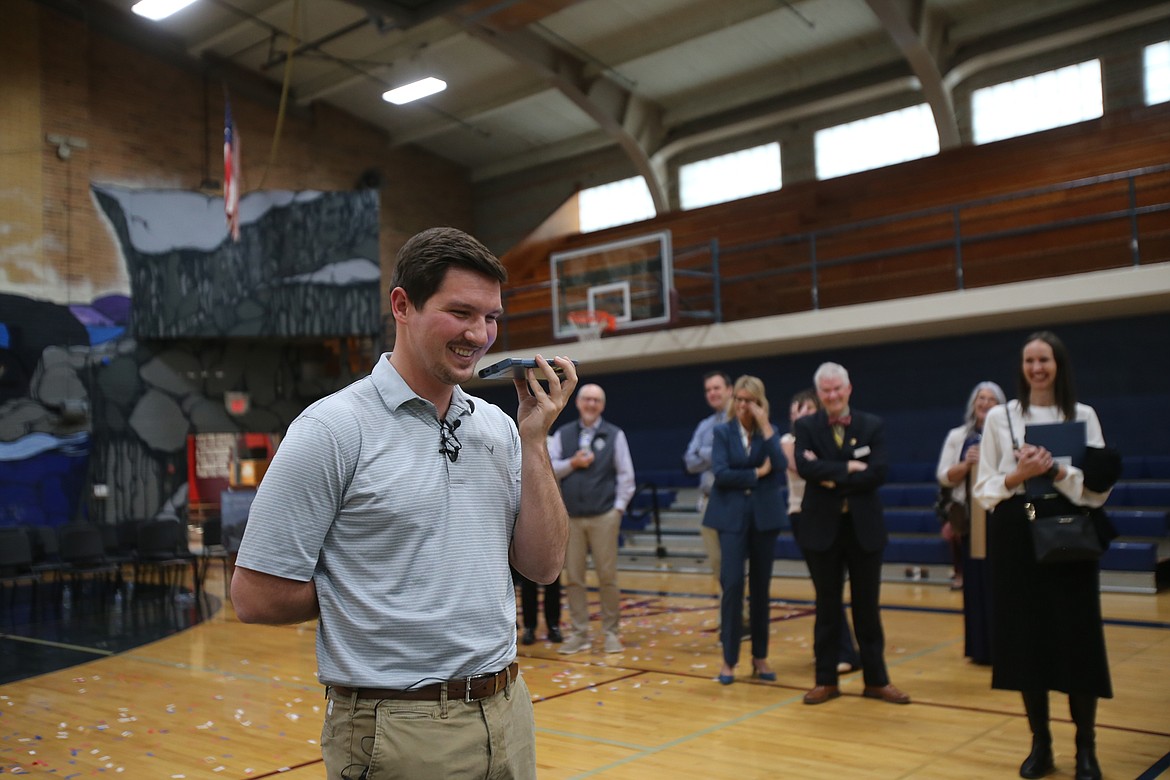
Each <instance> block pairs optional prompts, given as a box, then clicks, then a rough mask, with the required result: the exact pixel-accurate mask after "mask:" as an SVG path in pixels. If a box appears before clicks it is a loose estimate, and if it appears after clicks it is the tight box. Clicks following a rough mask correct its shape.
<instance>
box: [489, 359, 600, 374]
mask: <svg viewBox="0 0 1170 780" xmlns="http://www.w3.org/2000/svg"><path fill="white" fill-rule="evenodd" d="M548 364H549V365H550V366H552V368H553V371H555V372H556V374H557V377H558V378H560V379H563V378H564V376H565V372H564V371H562V370H561V367H560V366H558V365H556V364H555V363H553V362H552V361H551V360H550V361H548ZM573 365H577V361H576V360H574V361H573ZM536 367H537V366H536V358H505V359H504V360H501V361H500V362H499V363H493V364H492V365H490V366H488V367H487V368H482V369H480V371H479V378H480V379H512V378H514V377H523V376H524V371H525V369H529V368H536ZM536 378H537V379H542V378H543V375H542V374H541V373H540V371H537V372H536Z"/></svg>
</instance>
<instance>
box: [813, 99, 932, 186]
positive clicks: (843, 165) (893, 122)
mask: <svg viewBox="0 0 1170 780" xmlns="http://www.w3.org/2000/svg"><path fill="white" fill-rule="evenodd" d="M813 143H814V145H815V146H816V166H817V178H818V179H832V178H834V177H836V176H845V175H847V174H850V173H857V172H858V171H868V170H871V169H873V168H882V167H884V166H887V165H894V164H896V163H900V162H906V161H907V160H917V159H919V158H921V157H929V156H930V155H932V154H938V129H937V128H936V127H935V124H934V116H933V115H932V114H931V112H930V107H929V106H927V105H926V104H922V105H917V106H911V107H910V108H903V109H901V110H900V111H891V112H889V113H887V114H878V115H877V116H871V117H867V118H865V119H859V120H858V121H856V122H849V123H847V124H843V125H837V126H836V127H826V128H825V129H824V130H818V131H817V132H816V135H815V136H814V137H813Z"/></svg>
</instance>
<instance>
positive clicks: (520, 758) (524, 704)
mask: <svg viewBox="0 0 1170 780" xmlns="http://www.w3.org/2000/svg"><path fill="white" fill-rule="evenodd" d="M327 701H328V704H327V707H326V711H325V724H324V726H323V727H322V729H321V756H322V757H323V758H324V759H325V771H326V776H327V777H328V780H359V778H360V780H447V779H448V778H452V777H483V778H489V780H536V733H535V732H536V726H535V722H534V720H533V711H532V696H531V694H529V692H528V686H527V685H526V684H525V683H524V677H522V676H518V677H517V678H516V680H515V681H513V682H512V684H511V685H509V686H508V687H507V688H506V689H505V690H503V691H500V692H499V693H497V694H495V695H494V696H489V697H487V698H486V699H480V700H479V701H472V702H464V701H463V700H462V699H458V700H448V701H446V702H438V701H401V700H397V699H358V698H356V697H348V696H347V697H342V696H338V695H335V694H334V692H333V690H332V689H330V692H329V697H328V700H327Z"/></svg>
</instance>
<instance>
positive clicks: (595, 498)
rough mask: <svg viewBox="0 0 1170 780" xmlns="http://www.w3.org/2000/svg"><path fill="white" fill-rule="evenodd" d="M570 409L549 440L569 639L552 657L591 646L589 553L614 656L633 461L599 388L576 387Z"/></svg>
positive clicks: (608, 647)
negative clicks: (562, 523) (557, 484)
mask: <svg viewBox="0 0 1170 780" xmlns="http://www.w3.org/2000/svg"><path fill="white" fill-rule="evenodd" d="M577 411H578V413H579V414H580V418H579V419H578V420H577V421H575V422H571V423H569V424H567V425H562V426H561V427H560V428H558V429H557V430H556V432H555V433H553V435H552V436H550V437H549V439H548V455H549V457H550V458H551V459H552V467H553V473H554V474H556V475H557V478H558V479H559V480H560V481H561V495H562V496H563V497H564V499H565V508H566V509H567V510H568V511H569V546H568V550H567V552H566V554H565V575H566V583H565V592H566V594H567V595H568V600H569V620H570V621H571V622H572V634H571V636H569V637H567V638H566V641H565V643H564V644H563V645H561V646H560V647H559V648H558V649H557V652H558V653H562V654H565V655H571V654H573V653H580V652H582V651H583V650H588V649H589V648H590V647H591V646H592V640H590V638H589V604H588V601H587V597H586V593H585V568H586V567H585V561H586V557H587V556H588V555H590V554H592V556H593V566H594V568H595V569H597V581H598V585H599V590H600V594H601V629H602V633H603V635H604V648H605V652H607V653H620V652H622V651H623V650H624V649H625V648H624V647H623V646H622V642H621V637H620V632H619V629H618V623H619V620H620V606H621V591H620V590H619V589H618V584H617V552H618V534H619V533H620V532H621V525H622V515H624V514H625V512H626V507H627V506H629V503H630V499H631V498H633V497H634V488H635V485H634V462H633V459H632V458H631V457H630V445H629V443H628V442H627V441H626V434H625V433H623V432H622V429H621V428H619V427H617V426H616V425H614V424H613V423H611V422H609V421H607V420H604V419H602V417H601V413H602V412H603V411H605V391H604V390H602V389H601V387H599V386H598V385H594V384H589V385H582V386H581V388H580V389H578V390H577Z"/></svg>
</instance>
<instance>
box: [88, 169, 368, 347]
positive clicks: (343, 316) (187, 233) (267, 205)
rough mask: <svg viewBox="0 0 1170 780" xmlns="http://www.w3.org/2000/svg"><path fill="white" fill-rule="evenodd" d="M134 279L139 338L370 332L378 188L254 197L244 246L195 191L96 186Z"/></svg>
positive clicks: (216, 203)
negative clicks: (233, 239)
mask: <svg viewBox="0 0 1170 780" xmlns="http://www.w3.org/2000/svg"><path fill="white" fill-rule="evenodd" d="M92 189H93V194H94V197H95V198H96V200H97V202H98V204H99V206H100V207H101V209H102V211H103V212H104V213H105V215H106V218H107V220H108V221H109V224H110V226H111V228H112V229H113V231H114V233H115V235H116V236H117V239H118V243H119V246H120V247H121V250H122V255H123V257H124V259H125V261H126V268H127V272H128V275H129V277H130V295H131V298H132V299H133V301H134V334H135V335H136V336H138V337H139V338H200V337H230V338H235V337H245V336H285V337H292V336H351V335H373V334H375V333H377V332H378V329H379V327H380V322H381V318H380V305H381V304H380V297H379V289H378V287H379V285H378V283H379V281H380V280H381V273H380V269H379V266H378V262H377V258H378V192H377V190H360V191H357V192H295V193H294V192H253V193H250V194H248V195H246V196H244V198H243V199H242V200H241V201H240V218H241V225H242V230H241V233H240V240H239V242H233V241H229V240H226V239H227V226H226V224H225V221H224V216H223V209H222V204H223V201H222V200H221V199H219V198H209V197H207V196H204V195H200V194H199V193H194V192H176V191H165V192H160V191H157V190H131V189H125V188H120V187H100V186H95V187H93V188H92Z"/></svg>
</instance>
